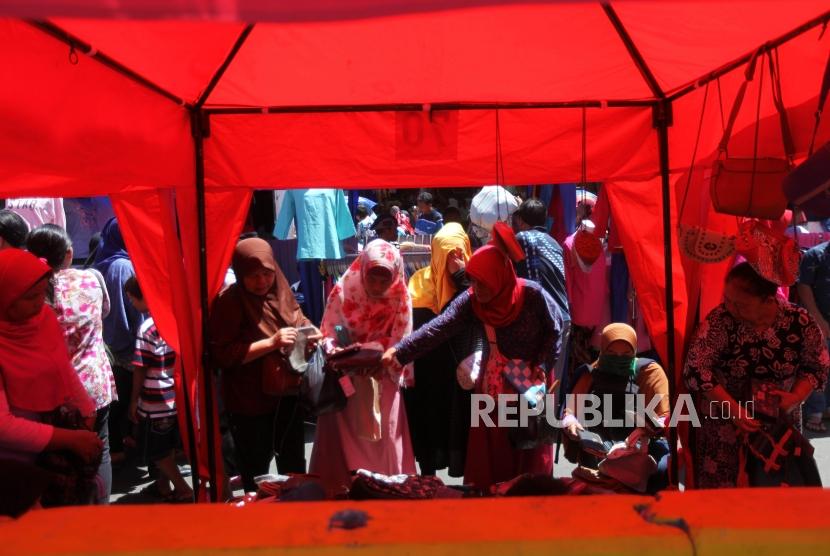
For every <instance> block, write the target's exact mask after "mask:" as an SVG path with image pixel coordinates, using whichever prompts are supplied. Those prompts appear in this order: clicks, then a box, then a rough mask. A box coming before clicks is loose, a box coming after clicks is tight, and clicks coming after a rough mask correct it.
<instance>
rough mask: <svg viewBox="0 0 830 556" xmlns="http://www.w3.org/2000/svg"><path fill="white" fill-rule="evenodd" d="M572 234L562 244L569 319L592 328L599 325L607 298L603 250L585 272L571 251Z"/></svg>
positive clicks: (572, 246) (572, 250)
mask: <svg viewBox="0 0 830 556" xmlns="http://www.w3.org/2000/svg"><path fill="white" fill-rule="evenodd" d="M575 235H576V234H571V235H570V236H568V238H567V239H566V240H565V243H564V245H563V247H564V252H565V285H566V287H567V289H568V301H569V307H570V310H571V311H570V312H571V322H573V323H574V324H576V325H578V326H585V327H588V328H593V327H597V326H601V325H602V324H603V321H604V320H605V317H604V314H605V306H606V305H607V304H608V303H609V299H610V292H609V289H608V274H607V268H606V260H605V253H603V254H602V255H600V257H599V258H598V259H597V260H596V262H594V264H593V265H591V269H590V271H589V272H584V271H583V270H582V268H580V266H579V262H578V261H577V260H576V255H575V253H574V236H575Z"/></svg>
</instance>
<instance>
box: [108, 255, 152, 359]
mask: <svg viewBox="0 0 830 556" xmlns="http://www.w3.org/2000/svg"><path fill="white" fill-rule="evenodd" d="M134 275H135V272H134V271H133V263H131V262H130V261H129V259H118V260H116V261H114V262H113V263H112V264H110V265H109V267H108V268H107V273H106V274H105V275H104V283H105V284H106V286H107V293H109V296H110V312H109V314H108V315H107V316H106V317H104V343H106V344H107V345H108V346H109V348H110V350H112V354H113V355H114V356H115V357H116V359H118V360H119V361H121V362H122V363H123V362H131V361H132V359H133V352H134V350H135V338H136V336H137V335H138V331H139V328H140V327H141V323H142V322H144V315H142V314H141V313H139V312H138V311H137V310H136V308H135V307H133V304H132V303H130V300H129V299H128V298H127V294H126V293H124V284H125V283H126V282H127V280H129V279H130V278H131V277H133V276H134Z"/></svg>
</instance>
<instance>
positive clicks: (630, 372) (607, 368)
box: [599, 354, 637, 377]
mask: <svg viewBox="0 0 830 556" xmlns="http://www.w3.org/2000/svg"><path fill="white" fill-rule="evenodd" d="M636 365H637V358H636V357H632V356H630V355H611V354H606V355H600V356H599V370H600V371H602V372H603V373H608V374H612V375H617V376H624V377H631V376H634V369H635V368H636Z"/></svg>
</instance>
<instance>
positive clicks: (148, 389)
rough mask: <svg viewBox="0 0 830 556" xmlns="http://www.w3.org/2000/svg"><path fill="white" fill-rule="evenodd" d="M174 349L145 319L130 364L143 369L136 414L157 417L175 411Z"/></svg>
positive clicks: (152, 323)
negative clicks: (142, 382)
mask: <svg viewBox="0 0 830 556" xmlns="http://www.w3.org/2000/svg"><path fill="white" fill-rule="evenodd" d="M175 363H176V353H175V352H174V351H173V350H172V349H170V346H168V345H167V343H166V342H165V341H164V340H163V339H162V338H161V336H160V335H159V332H158V329H157V328H156V325H155V323H154V322H153V319H152V318H149V319H147V320H145V321H144V322H143V323H142V325H141V328H140V329H139V333H138V340H137V341H136V344H135V357H134V359H133V365H135V367H137V368H141V369H144V371H145V375H144V386H143V388H142V389H141V394H140V395H139V397H138V414H139V415H140V416H142V417H146V418H150V419H160V418H162V417H169V416H172V415H175V414H176V390H175V381H174V369H173V367H174V365H175Z"/></svg>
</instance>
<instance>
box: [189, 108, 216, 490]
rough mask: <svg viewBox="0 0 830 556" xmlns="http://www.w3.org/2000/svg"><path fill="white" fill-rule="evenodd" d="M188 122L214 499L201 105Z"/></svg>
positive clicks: (208, 444)
mask: <svg viewBox="0 0 830 556" xmlns="http://www.w3.org/2000/svg"><path fill="white" fill-rule="evenodd" d="M190 118H191V126H192V131H193V145H194V151H195V156H196V213H197V218H198V226H199V298H200V301H201V310H202V319H201V320H202V377H203V379H202V382H201V387H202V388H204V392H205V423H204V426H205V430H206V431H207V434H206V437H207V453H208V475H209V477H210V500H211V501H213V502H215V501H217V500H218V499H219V496H218V484H219V483H218V477H217V473H216V459H215V457H214V456H215V455H216V445H215V442H214V437H213V433H214V430H215V429H216V423H214V419H213V417H214V415H213V408H214V405H215V402H214V392H213V376H212V375H211V370H210V369H211V364H210V349H209V345H208V339H209V338H210V329H209V320H208V311H209V310H210V306H209V305H210V303H209V300H208V278H207V266H208V265H207V219H206V212H205V151H204V138H205V135H206V129H205V128H206V125H205V123H206V122H205V121H204V119H205V118H206V116H205V115H204V114H203V113H202V110H201V109H200V108H195V109H193V110H191V111H190Z"/></svg>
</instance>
